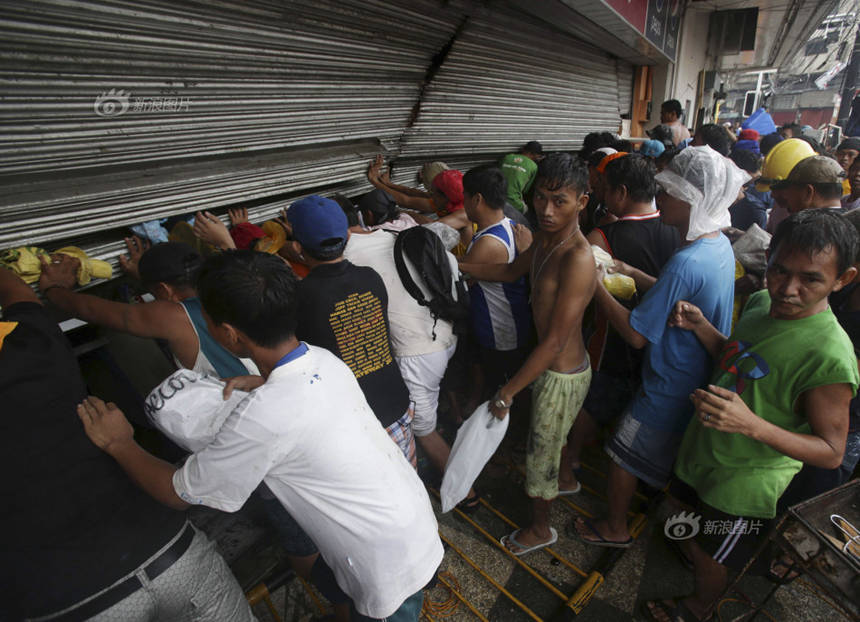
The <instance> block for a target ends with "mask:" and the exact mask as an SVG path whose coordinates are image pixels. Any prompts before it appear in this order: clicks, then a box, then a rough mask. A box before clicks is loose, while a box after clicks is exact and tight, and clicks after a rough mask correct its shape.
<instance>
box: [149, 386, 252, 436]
mask: <svg viewBox="0 0 860 622" xmlns="http://www.w3.org/2000/svg"><path fill="white" fill-rule="evenodd" d="M225 386H226V383H224V382H222V381H220V380H218V379H217V378H213V377H212V376H209V375H207V374H201V373H199V372H196V371H191V370H190V369H181V370H179V371H178V372H176V373H174V374H173V375H172V376H170V377H169V378H167V380H165V381H164V382H162V383H161V384H160V385H158V386H157V387H155V388H154V389H153V390H152V392H151V393H150V394H149V395H148V396H147V398H146V400H145V402H144V410H145V411H146V415H147V416H148V417H149V420H150V421H151V422H152V424H153V425H154V426H155V427H157V428H158V429H159V430H161V431H162V432H163V433H164V434H165V436H167V437H168V438H169V439H170V440H171V441H173V442H174V443H176V444H177V445H179V446H180V447H182V448H183V449H187V450H188V451H190V452H196V451H200V450H201V449H203V448H204V447H206V446H207V445H209V444H210V443H211V442H212V441H213V440H214V439H215V435H216V434H218V431H219V430H220V429H221V426H222V425H223V424H224V421H226V420H227V417H228V416H229V415H230V413H231V412H233V409H234V408H236V406H238V405H239V403H240V402H241V401H242V400H244V399H245V398H246V397H247V396H248V393H246V392H245V391H233V395H231V396H230V399H229V400H226V401H225V400H224V387H225Z"/></svg>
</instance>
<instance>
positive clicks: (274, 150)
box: [0, 0, 463, 248]
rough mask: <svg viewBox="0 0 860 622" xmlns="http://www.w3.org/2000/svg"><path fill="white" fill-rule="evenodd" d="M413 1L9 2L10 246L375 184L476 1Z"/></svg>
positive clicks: (0, 113) (0, 219) (2, 110)
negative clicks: (436, 60)
mask: <svg viewBox="0 0 860 622" xmlns="http://www.w3.org/2000/svg"><path fill="white" fill-rule="evenodd" d="M462 4H463V3H459V5H462ZM425 6H426V4H425ZM414 9H415V5H414V4H413V5H412V6H410V5H409V4H406V3H400V4H398V5H393V4H392V3H389V2H381V1H378V0H362V1H361V2H358V1H354V0H353V1H349V0H324V1H320V2H314V3H307V2H301V1H297V0H286V1H272V2H267V1H260V0H257V1H255V2H240V1H232V2H231V1H229V0H228V1H224V2H217V3H214V2H208V1H206V2H203V1H185V2H182V3H179V4H177V3H174V2H168V1H158V0H145V1H134V2H123V1H112V0H85V1H83V0H82V1H78V2H75V1H74V0H72V1H67V0H63V1H51V0H28V1H25V2H6V3H4V8H3V13H2V18H0V59H2V66H3V69H2V82H0V89H2V92H3V98H2V101H0V117H2V124H3V128H2V144H0V167H2V168H0V170H2V174H0V182H2V184H3V198H2V205H0V248H3V247H6V246H10V245H14V244H18V243H22V242H27V243H37V244H46V245H49V243H51V242H53V241H55V240H58V239H63V238H68V237H76V238H77V237H79V236H82V235H86V234H91V233H96V232H100V231H105V230H109V229H115V228H117V227H121V226H124V225H128V224H132V223H136V222H141V221H143V220H148V219H152V218H157V217H162V216H167V215H171V214H177V213H183V212H187V211H191V210H195V209H200V208H207V207H208V208H212V207H217V206H220V205H227V204H234V203H236V202H239V201H251V200H254V199H258V198H262V197H271V196H277V195H280V194H288V193H291V192H292V193H299V192H303V191H305V190H306V189H307V188H321V187H323V188H324V187H326V186H331V185H335V184H345V187H349V185H350V184H352V185H353V186H354V187H355V186H358V185H361V184H360V182H361V180H362V177H363V172H364V168H365V166H366V163H367V160H368V159H369V157H370V155H371V154H372V153H377V152H380V151H383V150H386V151H387V150H392V151H396V150H397V148H398V145H399V141H400V137H401V136H402V134H403V131H404V129H405V127H406V125H407V124H408V122H409V119H410V115H411V113H412V109H413V106H414V105H415V102H416V100H417V98H418V95H419V93H420V88H421V82H422V80H423V78H424V75H425V73H426V70H427V67H428V66H429V65H430V62H431V58H432V57H433V55H434V54H436V53H437V52H438V50H439V49H440V48H442V47H443V46H444V45H445V43H446V42H447V41H448V40H449V39H450V38H451V36H452V35H453V33H454V31H455V28H456V25H457V24H458V23H459V21H460V19H461V14H462V6H460V8H456V6H454V7H452V8H445V7H440V8H438V9H437V10H436V11H434V15H435V16H428V15H426V14H424V13H423V12H422V11H417V10H414ZM365 183H366V182H365ZM117 248H118V247H117Z"/></svg>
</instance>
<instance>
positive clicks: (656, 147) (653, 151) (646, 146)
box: [639, 140, 666, 158]
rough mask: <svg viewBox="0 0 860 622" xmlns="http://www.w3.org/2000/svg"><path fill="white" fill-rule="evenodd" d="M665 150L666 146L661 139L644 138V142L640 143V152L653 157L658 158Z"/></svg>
mask: <svg viewBox="0 0 860 622" xmlns="http://www.w3.org/2000/svg"><path fill="white" fill-rule="evenodd" d="M664 151H666V146H665V145H664V144H663V143H661V142H660V141H659V140H643V141H642V144H641V145H639V153H641V154H642V155H644V156H651V157H652V158H656V157H657V156H659V155H660V154H661V153H663V152H664Z"/></svg>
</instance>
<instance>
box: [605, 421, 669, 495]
mask: <svg viewBox="0 0 860 622" xmlns="http://www.w3.org/2000/svg"><path fill="white" fill-rule="evenodd" d="M683 436H684V435H683V434H682V433H678V432H670V431H668V430H658V429H657V428H652V427H651V426H649V425H647V424H645V423H642V422H641V421H636V419H634V418H633V415H632V414H631V412H630V409H627V410H626V411H625V412H624V415H623V416H622V417H621V420H620V421H619V422H618V428H617V429H616V430H615V434H614V435H613V437H612V438H611V439H609V441H608V442H607V443H606V447H605V448H604V449H605V450H606V453H608V454H609V457H610V458H612V459H613V460H614V461H615V462H616V463H617V464H618V466H620V467H621V468H622V469H624V470H625V471H627V472H628V473H630V474H631V475H635V476H636V477H638V478H639V479H641V480H642V481H643V482H645V483H646V484H648V485H649V486H653V487H654V488H663V486H665V485H666V484H667V483H668V482H669V477H670V476H671V475H672V467H673V466H674V464H675V458H676V457H677V455H678V448H679V447H680V446H681V438H682V437H683Z"/></svg>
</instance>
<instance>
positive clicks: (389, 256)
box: [343, 231, 458, 358]
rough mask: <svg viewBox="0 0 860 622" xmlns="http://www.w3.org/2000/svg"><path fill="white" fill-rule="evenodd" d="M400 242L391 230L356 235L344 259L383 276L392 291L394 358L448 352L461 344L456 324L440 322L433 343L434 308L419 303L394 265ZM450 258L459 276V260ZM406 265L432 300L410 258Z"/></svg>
mask: <svg viewBox="0 0 860 622" xmlns="http://www.w3.org/2000/svg"><path fill="white" fill-rule="evenodd" d="M396 239H397V237H396V236H395V235H393V234H392V233H389V232H387V231H374V232H373V233H353V234H352V235H351V236H350V238H349V242H348V243H347V245H346V250H345V251H344V255H343V256H344V258H345V259H346V260H347V261H349V262H350V263H353V264H355V265H357V266H369V267H371V268H373V269H374V270H376V272H378V273H379V276H381V277H382V280H383V282H384V283H385V289H386V291H387V292H388V322H389V325H390V328H391V335H390V336H391V349H392V351H393V352H394V356H396V357H398V358H400V357H403V356H420V355H422V354H430V353H433V352H439V351H441V350H446V349H448V348H449V347H450V346H451V345H453V344H454V343H456V342H457V336H456V335H455V334H453V332H452V329H453V324H452V323H451V322H449V321H447V320H442V319H440V320H438V321H437V322H436V328H435V330H436V340H435V341H434V340H433V330H434V329H433V318H432V317H431V316H430V309H428V308H427V307H422V306H421V305H420V304H418V301H417V300H415V299H414V298H413V297H412V296H411V295H410V294H409V292H407V291H406V288H405V287H403V282H402V281H401V280H400V275H399V274H397V266H396V265H395V264H394V242H395V241H396ZM448 255H449V264H451V270H452V273H453V274H457V272H456V271H457V269H458V268H457V260H456V259H455V258H454V256H453V255H451V254H450V253H448ZM406 266H407V267H408V268H409V273H410V274H411V275H412V279H413V280H414V281H415V284H416V285H418V287H420V288H421V291H422V292H424V296H425V297H427V298H428V299H429V298H432V295H431V294H430V291H429V290H427V288H426V287H425V286H424V282H423V280H422V279H421V277H420V276H419V274H418V271H417V270H416V269H415V266H414V265H413V264H412V262H411V261H409V259H408V258H406Z"/></svg>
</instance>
